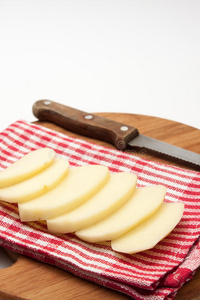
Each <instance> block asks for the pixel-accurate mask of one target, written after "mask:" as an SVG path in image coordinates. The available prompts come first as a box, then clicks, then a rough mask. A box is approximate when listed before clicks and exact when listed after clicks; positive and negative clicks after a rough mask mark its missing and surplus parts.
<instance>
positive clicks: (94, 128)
mask: <svg viewBox="0 0 200 300" xmlns="http://www.w3.org/2000/svg"><path fill="white" fill-rule="evenodd" d="M32 110H33V114H34V116H35V117H36V118H37V119H38V120H40V121H48V122H52V123H54V124H56V125H59V126H61V127H63V128H65V129H67V130H70V131H72V132H75V133H78V134H81V135H84V136H88V137H91V138H95V139H99V140H103V141H107V142H109V143H111V144H113V145H114V146H115V147H116V148H117V149H118V150H122V151H125V150H126V149H137V150H138V149H140V150H146V151H148V152H149V151H150V153H153V154H162V155H164V156H166V157H167V158H172V159H176V160H178V162H186V163H189V164H191V165H194V166H196V167H200V154H198V153H195V152H192V151H189V150H186V149H183V148H180V147H177V146H174V145H171V144H168V143H165V142H162V141H160V140H156V139H153V138H151V137H148V136H145V135H142V134H140V133H139V131H138V129H137V128H135V127H132V126H129V125H126V124H122V123H119V122H116V121H113V120H109V119H106V118H103V117H100V116H97V115H95V114H91V113H86V112H84V111H81V110H78V109H75V108H72V107H69V106H66V105H63V104H60V103H57V102H54V101H51V100H39V101H36V102H35V103H34V105H33V108H32Z"/></svg>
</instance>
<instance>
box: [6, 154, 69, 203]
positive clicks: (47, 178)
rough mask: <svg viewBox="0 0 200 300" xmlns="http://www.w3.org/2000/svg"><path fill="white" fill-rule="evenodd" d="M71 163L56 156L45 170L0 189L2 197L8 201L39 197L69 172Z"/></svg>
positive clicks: (21, 200)
mask: <svg viewBox="0 0 200 300" xmlns="http://www.w3.org/2000/svg"><path fill="white" fill-rule="evenodd" d="M68 167H69V163H68V161H67V160H65V159H61V158H54V160H53V162H52V163H51V164H50V165H49V166H48V167H47V168H45V169H44V170H43V171H41V172H39V173H37V174H36V175H34V176H32V177H31V178H29V179H27V180H24V181H22V182H20V183H17V184H15V185H12V186H9V187H6V188H3V189H0V199H1V200H3V201H6V202H10V203H13V202H24V201H28V200H31V199H33V198H35V197H38V196H40V195H42V194H44V193H45V192H47V191H49V190H50V189H52V188H54V187H55V186H56V185H57V184H58V183H59V182H60V181H61V180H62V179H63V178H64V176H65V175H66V174H67V171H68Z"/></svg>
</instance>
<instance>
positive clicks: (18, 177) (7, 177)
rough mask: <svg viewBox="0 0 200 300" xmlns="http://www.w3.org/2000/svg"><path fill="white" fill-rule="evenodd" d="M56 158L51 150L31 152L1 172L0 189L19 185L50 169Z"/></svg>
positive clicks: (42, 149)
mask: <svg viewBox="0 0 200 300" xmlns="http://www.w3.org/2000/svg"><path fill="white" fill-rule="evenodd" d="M54 157H55V152H54V151H53V150H52V149H50V148H41V149H38V150H34V151H31V152H29V153H28V154H26V155H24V156H23V157H22V158H20V159H19V160H17V161H16V162H15V163H13V164H12V165H10V166H9V167H8V168H6V169H4V170H2V171H1V172H0V188H4V187H8V186H11V185H13V184H16V183H19V182H21V181H23V180H25V179H28V178H30V177H31V176H33V175H35V174H37V173H38V172H40V171H42V170H43V169H45V168H46V167H48V166H49V164H50V163H51V162H52V160H53V158H54Z"/></svg>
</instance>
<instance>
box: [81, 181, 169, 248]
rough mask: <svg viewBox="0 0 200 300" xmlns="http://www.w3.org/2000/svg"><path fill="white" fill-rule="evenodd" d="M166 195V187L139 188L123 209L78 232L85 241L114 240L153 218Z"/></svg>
mask: <svg viewBox="0 0 200 300" xmlns="http://www.w3.org/2000/svg"><path fill="white" fill-rule="evenodd" d="M165 194H166V188H165V187H164V186H161V185H158V186H150V187H142V188H137V189H136V190H135V192H134V194H133V196H132V197H131V198H130V199H129V201H127V202H126V203H125V204H124V205H123V206H122V207H121V208H119V209H118V210H117V211H116V212H114V213H113V214H111V215H110V216H109V217H107V218H105V219H103V220H102V221H100V222H98V223H96V224H94V225H92V226H89V227H87V228H84V229H81V230H78V231H76V235H77V236H78V237H79V238H81V239H82V240H84V241H88V242H102V241H107V240H113V239H116V238H118V237H120V236H121V235H123V234H124V233H126V232H127V231H129V230H130V229H131V228H133V227H134V226H136V225H138V224H139V223H141V222H143V221H144V220H145V219H147V218H148V217H149V216H151V215H152V214H153V213H154V212H155V211H156V210H157V209H158V208H159V206H160V205H161V204H162V202H163V199H164V197H165Z"/></svg>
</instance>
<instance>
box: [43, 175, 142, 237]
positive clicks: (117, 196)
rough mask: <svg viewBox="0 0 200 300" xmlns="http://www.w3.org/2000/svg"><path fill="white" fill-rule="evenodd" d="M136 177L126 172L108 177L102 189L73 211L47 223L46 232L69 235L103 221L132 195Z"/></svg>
mask: <svg viewBox="0 0 200 300" xmlns="http://www.w3.org/2000/svg"><path fill="white" fill-rule="evenodd" d="M136 181H137V176H136V175H134V174H131V173H128V172H126V173H125V172H120V173H115V174H111V175H110V179H109V180H108V182H107V183H106V185H104V187H103V188H102V189H101V190H100V191H99V192H98V193H97V194H95V195H94V196H93V197H92V198H90V199H89V200H88V201H87V202H86V203H84V204H83V205H81V206H79V207H78V208H76V209H75V210H73V211H71V212H69V213H67V214H64V215H61V216H59V217H57V218H54V219H51V220H48V221H47V227H48V230H49V231H51V232H56V233H69V232H74V231H76V230H79V229H81V228H84V227H87V226H90V225H92V224H94V223H96V222H98V221H100V220H101V219H104V218H105V217H107V216H108V215H110V214H111V213H113V212H114V211H115V210H117V209H118V208H119V207H121V206H122V205H123V204H124V203H125V202H126V201H127V200H128V199H129V198H130V197H131V196H132V194H133V192H134V190H135V186H136Z"/></svg>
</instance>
